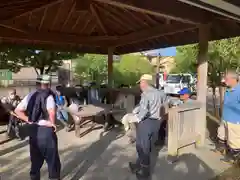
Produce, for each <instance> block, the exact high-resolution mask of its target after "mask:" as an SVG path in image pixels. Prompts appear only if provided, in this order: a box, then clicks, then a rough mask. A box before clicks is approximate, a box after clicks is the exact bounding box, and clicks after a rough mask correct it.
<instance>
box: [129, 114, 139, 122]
mask: <svg viewBox="0 0 240 180" xmlns="http://www.w3.org/2000/svg"><path fill="white" fill-rule="evenodd" d="M139 122H140V120H139V119H138V117H137V116H136V115H134V116H133V117H132V118H131V119H130V120H129V123H139Z"/></svg>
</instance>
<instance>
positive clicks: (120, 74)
mask: <svg viewBox="0 0 240 180" xmlns="http://www.w3.org/2000/svg"><path fill="white" fill-rule="evenodd" d="M152 73H153V66H152V65H151V64H150V63H149V61H148V60H147V59H146V58H144V57H143V56H141V55H133V54H127V55H123V56H121V61H120V62H116V63H115V64H114V82H115V84H118V85H119V84H125V85H134V84H136V81H137V80H139V78H140V76H141V75H142V74H152Z"/></svg>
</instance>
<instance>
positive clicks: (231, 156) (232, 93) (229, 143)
mask: <svg viewBox="0 0 240 180" xmlns="http://www.w3.org/2000/svg"><path fill="white" fill-rule="evenodd" d="M238 79H239V75H238V74H237V73H236V72H234V71H229V72H228V73H227V74H226V76H225V83H226V85H227V87H228V88H227V90H226V92H225V95H224V102H223V114H222V122H221V125H220V126H219V128H218V143H217V145H216V151H220V152H221V153H224V152H227V153H226V156H225V159H224V160H225V161H228V162H230V161H231V162H232V161H235V160H237V159H238V156H239V154H240V84H239V83H238ZM226 150H227V151H226Z"/></svg>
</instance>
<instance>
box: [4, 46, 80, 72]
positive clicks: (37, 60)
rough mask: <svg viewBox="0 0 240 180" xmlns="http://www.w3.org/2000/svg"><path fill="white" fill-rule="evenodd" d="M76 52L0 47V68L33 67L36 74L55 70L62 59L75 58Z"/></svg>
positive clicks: (15, 69)
mask: <svg viewBox="0 0 240 180" xmlns="http://www.w3.org/2000/svg"><path fill="white" fill-rule="evenodd" d="M76 55H77V54H76V53H71V52H58V51H45V50H44V51H38V50H35V49H28V48H16V47H13V48H2V49H0V68H1V69H10V70H11V71H13V72H17V71H19V70H20V69H21V67H33V68H34V69H35V70H36V73H37V74H47V73H49V72H51V71H56V70H57V68H58V67H59V66H61V65H62V60H64V59H70V58H75V57H76Z"/></svg>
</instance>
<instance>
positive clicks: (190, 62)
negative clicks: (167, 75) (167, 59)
mask: <svg viewBox="0 0 240 180" xmlns="http://www.w3.org/2000/svg"><path fill="white" fill-rule="evenodd" d="M176 49H177V53H176V56H175V63H176V64H175V67H174V68H173V69H172V73H196V71H197V69H196V59H197V54H198V46H197V45H196V44H193V45H186V46H179V47H177V48H176Z"/></svg>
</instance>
